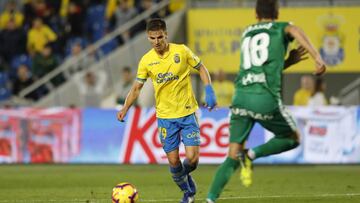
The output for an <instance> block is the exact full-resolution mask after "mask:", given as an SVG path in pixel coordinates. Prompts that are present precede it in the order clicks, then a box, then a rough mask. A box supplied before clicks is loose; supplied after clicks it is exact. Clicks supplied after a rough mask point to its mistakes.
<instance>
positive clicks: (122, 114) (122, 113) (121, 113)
mask: <svg viewBox="0 0 360 203" xmlns="http://www.w3.org/2000/svg"><path fill="white" fill-rule="evenodd" d="M127 111H128V109H126V108H122V109H121V110H120V111H119V112H118V113H117V119H118V120H119V121H120V122H124V118H125V116H126V113H127Z"/></svg>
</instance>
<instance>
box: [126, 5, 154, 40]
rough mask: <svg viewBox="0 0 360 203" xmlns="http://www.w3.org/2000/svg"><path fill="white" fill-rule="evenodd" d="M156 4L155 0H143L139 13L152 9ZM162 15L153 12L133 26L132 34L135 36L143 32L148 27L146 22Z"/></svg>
mask: <svg viewBox="0 0 360 203" xmlns="http://www.w3.org/2000/svg"><path fill="white" fill-rule="evenodd" d="M153 6H154V2H153V1H152V0H141V4H140V6H139V7H137V8H138V11H137V13H138V14H141V13H143V12H145V11H147V10H150V9H151V8H152V7H153ZM160 17H161V16H160V15H159V14H158V13H153V14H152V15H151V16H150V17H149V18H147V19H145V20H142V21H140V22H139V23H138V24H136V25H135V26H134V27H132V28H131V35H132V36H135V35H136V34H138V33H139V32H142V31H144V30H145V29H146V24H147V22H148V21H150V19H152V18H160Z"/></svg>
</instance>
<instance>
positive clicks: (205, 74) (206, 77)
mask: <svg viewBox="0 0 360 203" xmlns="http://www.w3.org/2000/svg"><path fill="white" fill-rule="evenodd" d="M199 74H200V79H201V81H202V82H203V83H204V85H211V78H210V74H209V71H208V70H207V68H206V67H205V66H204V64H201V65H200V68H199Z"/></svg>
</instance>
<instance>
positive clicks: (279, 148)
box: [252, 137, 299, 158]
mask: <svg viewBox="0 0 360 203" xmlns="http://www.w3.org/2000/svg"><path fill="white" fill-rule="evenodd" d="M298 145H299V143H298V142H297V141H296V140H294V139H292V138H276V137H274V138H272V139H271V140H269V141H268V142H267V143H265V144H263V145H260V146H257V147H255V148H253V149H252V150H253V151H254V152H255V158H259V157H264V156H269V155H272V154H279V153H281V152H285V151H288V150H290V149H294V148H295V147H297V146H298Z"/></svg>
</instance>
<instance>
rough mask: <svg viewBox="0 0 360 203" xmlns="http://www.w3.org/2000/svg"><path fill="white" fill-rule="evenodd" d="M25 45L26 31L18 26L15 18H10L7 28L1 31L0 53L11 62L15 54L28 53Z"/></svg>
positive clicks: (6, 60)
mask: <svg viewBox="0 0 360 203" xmlns="http://www.w3.org/2000/svg"><path fill="white" fill-rule="evenodd" d="M25 45H26V35H25V32H24V31H23V30H22V29H21V28H19V27H17V26H16V23H15V21H14V20H13V19H10V20H9V21H8V22H7V25H6V27H5V29H3V30H2V31H1V32H0V55H2V56H3V58H4V60H5V62H6V63H8V64H10V63H11V61H12V59H13V58H14V57H15V56H17V55H19V54H23V53H26V48H25Z"/></svg>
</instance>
